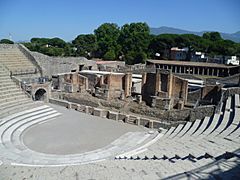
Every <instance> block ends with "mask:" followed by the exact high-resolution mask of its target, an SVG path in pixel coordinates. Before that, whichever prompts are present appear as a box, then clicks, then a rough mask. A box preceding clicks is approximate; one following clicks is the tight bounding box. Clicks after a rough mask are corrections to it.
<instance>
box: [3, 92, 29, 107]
mask: <svg viewBox="0 0 240 180" xmlns="http://www.w3.org/2000/svg"><path fill="white" fill-rule="evenodd" d="M25 98H27V95H25V94H23V93H22V92H21V95H16V96H12V97H6V98H4V99H2V100H0V105H1V106H4V104H6V103H8V102H12V101H15V100H18V101H20V100H22V99H25ZM0 109H1V108H0Z"/></svg>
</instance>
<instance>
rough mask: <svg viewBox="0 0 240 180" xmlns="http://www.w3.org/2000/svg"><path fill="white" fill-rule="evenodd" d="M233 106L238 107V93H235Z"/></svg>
mask: <svg viewBox="0 0 240 180" xmlns="http://www.w3.org/2000/svg"><path fill="white" fill-rule="evenodd" d="M234 98H235V107H236V108H240V100H239V94H235V96H234Z"/></svg>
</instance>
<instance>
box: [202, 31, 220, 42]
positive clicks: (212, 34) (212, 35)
mask: <svg viewBox="0 0 240 180" xmlns="http://www.w3.org/2000/svg"><path fill="white" fill-rule="evenodd" d="M203 38H205V39H208V40H211V41H219V40H222V37H221V35H220V33H219V32H206V33H204V34H203Z"/></svg>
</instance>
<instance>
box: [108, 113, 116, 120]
mask: <svg viewBox="0 0 240 180" xmlns="http://www.w3.org/2000/svg"><path fill="white" fill-rule="evenodd" d="M107 117H108V119H112V120H116V121H118V113H117V112H113V111H108V116H107Z"/></svg>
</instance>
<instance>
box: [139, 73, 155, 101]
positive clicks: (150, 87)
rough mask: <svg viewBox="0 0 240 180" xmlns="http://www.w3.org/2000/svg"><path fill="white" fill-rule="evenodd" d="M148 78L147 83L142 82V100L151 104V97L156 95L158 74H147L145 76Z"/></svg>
mask: <svg viewBox="0 0 240 180" xmlns="http://www.w3.org/2000/svg"><path fill="white" fill-rule="evenodd" d="M143 77H144V78H146V80H145V83H144V80H143V81H142V82H143V84H142V99H143V101H145V102H146V103H147V104H151V96H155V95H156V91H155V89H156V88H155V86H156V83H155V82H156V73H147V74H146V75H145V76H143Z"/></svg>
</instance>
